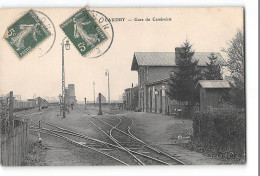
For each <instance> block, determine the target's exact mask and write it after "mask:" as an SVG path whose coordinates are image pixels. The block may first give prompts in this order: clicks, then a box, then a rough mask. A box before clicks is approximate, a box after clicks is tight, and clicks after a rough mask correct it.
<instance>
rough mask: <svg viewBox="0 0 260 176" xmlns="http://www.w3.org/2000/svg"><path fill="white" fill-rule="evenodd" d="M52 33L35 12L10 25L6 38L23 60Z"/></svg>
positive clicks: (31, 11) (30, 12)
mask: <svg viewBox="0 0 260 176" xmlns="http://www.w3.org/2000/svg"><path fill="white" fill-rule="evenodd" d="M50 35H51V33H50V32H49V30H48V29H47V27H46V26H45V25H44V24H43V22H42V21H41V20H40V19H39V18H38V16H37V15H36V14H35V12H34V11H33V10H29V11H28V12H27V13H26V14H25V15H23V16H22V17H21V18H19V19H18V20H17V21H16V22H14V23H13V24H12V25H10V26H9V27H8V28H7V30H6V33H5V34H4V38H5V39H6V41H7V42H8V43H9V45H10V46H11V47H12V48H13V51H14V52H15V53H16V55H17V56H18V57H19V58H20V59H21V58H23V57H24V56H25V55H27V54H28V53H30V51H32V50H33V49H34V48H35V47H36V46H38V45H39V44H40V43H42V42H43V41H44V40H46V39H47V38H48V37H49V36H50Z"/></svg>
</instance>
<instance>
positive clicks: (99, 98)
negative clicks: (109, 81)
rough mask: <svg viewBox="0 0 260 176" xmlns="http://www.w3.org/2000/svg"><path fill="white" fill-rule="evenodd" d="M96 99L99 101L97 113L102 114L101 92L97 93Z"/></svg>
mask: <svg viewBox="0 0 260 176" xmlns="http://www.w3.org/2000/svg"><path fill="white" fill-rule="evenodd" d="M98 101H99V111H98V115H102V114H103V113H102V109H101V93H99V94H98Z"/></svg>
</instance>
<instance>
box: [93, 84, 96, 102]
mask: <svg viewBox="0 0 260 176" xmlns="http://www.w3.org/2000/svg"><path fill="white" fill-rule="evenodd" d="M93 93H94V107H95V102H96V100H95V99H96V97H95V81H93Z"/></svg>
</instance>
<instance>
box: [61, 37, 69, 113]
mask: <svg viewBox="0 0 260 176" xmlns="http://www.w3.org/2000/svg"><path fill="white" fill-rule="evenodd" d="M66 38H67V37H64V38H63V40H62V43H61V46H62V100H63V115H62V117H63V118H65V116H66V113H65V111H66V109H65V108H66V95H65V69H64V45H65V48H66V50H69V49H70V43H69V40H66V43H65V44H64V41H65V39H66Z"/></svg>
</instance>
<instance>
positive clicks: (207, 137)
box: [193, 110, 246, 158]
mask: <svg viewBox="0 0 260 176" xmlns="http://www.w3.org/2000/svg"><path fill="white" fill-rule="evenodd" d="M193 142H196V143H200V144H202V145H204V147H206V148H207V147H208V148H211V151H212V152H214V154H218V155H223V154H228V155H229V156H232V157H236V158H244V157H245V151H246V116H245V112H241V111H234V110H230V111H218V112H198V113H195V115H194V118H193Z"/></svg>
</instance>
